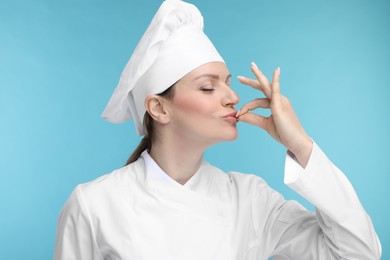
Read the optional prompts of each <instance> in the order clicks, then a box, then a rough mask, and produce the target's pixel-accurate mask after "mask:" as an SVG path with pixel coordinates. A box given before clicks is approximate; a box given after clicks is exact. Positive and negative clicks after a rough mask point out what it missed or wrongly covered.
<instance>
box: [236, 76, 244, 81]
mask: <svg viewBox="0 0 390 260" xmlns="http://www.w3.org/2000/svg"><path fill="white" fill-rule="evenodd" d="M237 78H238V79H240V80H241V79H245V77H243V76H237Z"/></svg>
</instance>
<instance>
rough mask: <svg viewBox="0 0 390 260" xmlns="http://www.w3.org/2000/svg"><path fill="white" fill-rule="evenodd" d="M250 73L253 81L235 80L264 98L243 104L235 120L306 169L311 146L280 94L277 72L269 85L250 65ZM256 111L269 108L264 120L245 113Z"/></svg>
mask: <svg viewBox="0 0 390 260" xmlns="http://www.w3.org/2000/svg"><path fill="white" fill-rule="evenodd" d="M251 70H252V72H253V74H254V75H255V76H256V80H255V79H250V78H245V77H241V76H239V77H238V79H239V80H240V82H241V83H242V84H245V85H248V86H251V87H253V88H255V89H258V90H260V91H261V92H263V93H264V95H265V96H266V98H256V99H254V100H253V101H251V102H248V103H247V104H245V105H244V106H243V107H242V108H241V109H240V110H239V111H238V113H237V116H236V117H237V119H238V120H239V121H243V122H246V123H249V124H252V125H256V126H259V127H261V128H262V129H264V130H265V131H267V132H268V134H269V135H271V136H272V137H273V138H274V139H275V140H276V141H278V142H280V143H281V144H283V145H284V146H285V147H286V148H287V149H288V150H290V151H291V152H292V153H293V154H294V155H295V157H296V158H297V160H298V161H299V163H300V164H301V165H302V166H303V167H306V165H307V163H308V161H309V157H310V154H311V150H312V148H313V142H312V141H311V139H310V137H309V136H308V135H307V134H306V132H305V130H304V129H303V127H302V126H301V123H300V122H299V119H298V117H297V115H296V114H295V111H294V109H293V107H292V105H291V103H290V101H289V100H288V99H287V98H286V97H284V96H282V95H281V94H280V80H279V77H280V68H277V69H276V70H275V71H274V74H273V78H272V82H269V81H268V79H267V78H266V77H265V76H264V74H263V73H262V72H261V71H260V69H259V68H258V67H257V66H256V64H255V63H252V66H251ZM257 108H269V109H270V110H271V115H270V116H269V117H264V116H261V115H257V114H254V113H250V112H249V111H251V110H254V109H257ZM248 112H249V113H248Z"/></svg>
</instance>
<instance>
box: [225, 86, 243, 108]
mask: <svg viewBox="0 0 390 260" xmlns="http://www.w3.org/2000/svg"><path fill="white" fill-rule="evenodd" d="M238 101H240V97H239V96H238V95H237V93H236V92H235V91H234V90H233V89H232V88H231V87H226V93H225V97H224V99H223V105H224V106H232V107H234V106H235V105H237V103H238Z"/></svg>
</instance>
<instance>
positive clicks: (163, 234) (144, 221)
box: [54, 144, 381, 260]
mask: <svg viewBox="0 0 390 260" xmlns="http://www.w3.org/2000/svg"><path fill="white" fill-rule="evenodd" d="M285 183H286V184H287V185H288V186H290V187H291V188H292V189H294V190H295V191H297V192H298V193H300V194H301V195H302V196H303V197H304V198H306V199H307V200H309V201H311V202H312V203H313V204H314V205H315V206H316V208H317V210H316V213H315V214H314V213H311V212H308V211H306V210H305V209H304V208H303V207H302V206H301V205H300V204H298V203H297V202H295V201H286V200H284V199H283V197H282V196H281V195H280V194H279V193H277V192H276V191H274V190H272V189H271V188H270V187H268V186H267V184H266V183H265V182H264V181H263V180H262V179H261V178H259V177H257V176H256V175H252V174H242V173H237V172H230V173H224V172H222V171H221V170H220V169H218V168H216V167H214V166H212V165H210V164H208V163H207V162H202V165H201V167H200V168H199V170H198V171H197V172H196V173H195V175H194V176H193V177H192V178H191V179H190V180H189V181H188V182H187V183H186V184H184V185H181V184H179V183H177V182H176V181H174V180H173V179H171V178H170V177H169V176H168V175H167V174H166V173H165V172H163V171H162V170H161V169H160V168H159V166H158V165H157V164H156V163H155V162H154V161H153V159H152V158H151V157H150V156H149V155H148V153H147V152H144V153H143V154H142V156H141V157H140V158H139V159H138V160H137V161H136V162H134V163H132V164H130V165H128V166H125V167H123V168H121V169H118V170H116V171H114V172H112V173H110V174H108V175H105V176H102V177H100V178H98V179H96V180H94V181H92V182H89V183H86V184H81V185H79V186H77V187H76V188H75V190H74V191H73V193H72V195H71V196H70V198H69V200H68V201H67V203H66V205H65V206H64V208H63V210H62V212H61V215H60V218H59V221H58V226H57V240H56V246H55V256H54V259H55V260H70V259H82V260H89V259H95V260H97V259H110V260H113V259H123V260H157V259H158V260H265V259H268V258H269V257H272V256H273V257H274V258H273V259H299V260H302V259H362V260H363V259H364V260H368V259H379V258H380V254H381V246H380V243H379V240H378V238H377V235H376V233H375V230H374V227H373V225H372V222H371V220H370V218H369V216H368V215H367V213H366V212H365V211H364V209H363V207H362V205H361V204H360V202H359V199H358V197H357V195H356V193H355V191H354V190H353V188H352V185H351V184H350V182H349V181H348V180H347V178H346V177H345V176H344V174H343V173H342V172H341V171H340V170H339V169H338V168H337V167H336V166H334V165H333V164H332V162H331V161H330V160H329V159H328V158H327V157H326V156H325V154H323V152H322V151H321V150H320V148H319V147H318V146H317V145H316V144H314V147H313V151H312V154H311V157H310V160H309V163H308V165H307V167H306V168H305V169H303V168H302V167H301V166H300V165H299V164H298V163H297V162H296V161H295V160H294V159H293V158H292V157H291V156H290V155H289V154H287V157H286V167H285Z"/></svg>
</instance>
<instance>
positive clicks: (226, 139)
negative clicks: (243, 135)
mask: <svg viewBox="0 0 390 260" xmlns="http://www.w3.org/2000/svg"><path fill="white" fill-rule="evenodd" d="M237 137H238V131H237V129H234V130H232V131H229V132H227V133H225V135H224V136H223V137H222V138H221V139H222V140H221V141H222V142H229V141H234V140H236V139H237Z"/></svg>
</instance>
